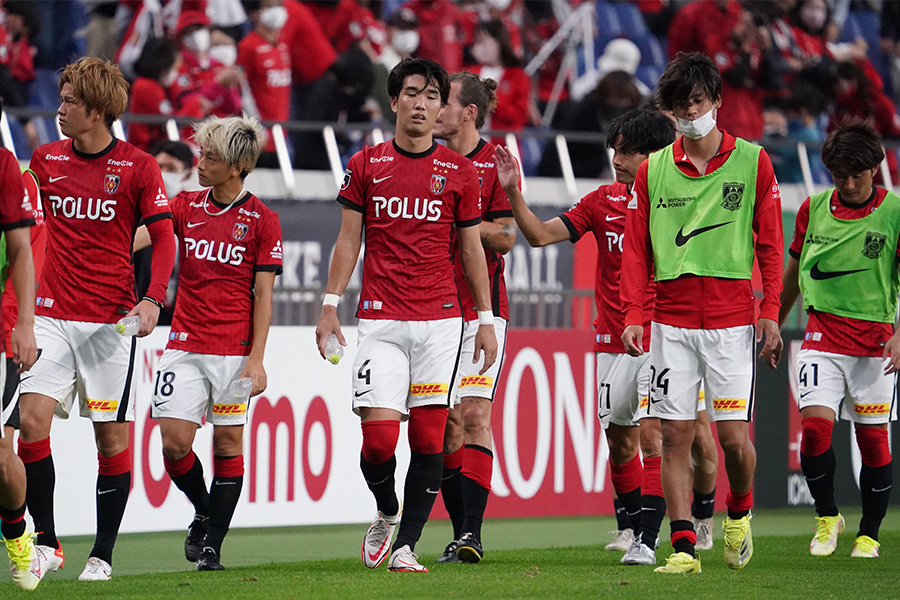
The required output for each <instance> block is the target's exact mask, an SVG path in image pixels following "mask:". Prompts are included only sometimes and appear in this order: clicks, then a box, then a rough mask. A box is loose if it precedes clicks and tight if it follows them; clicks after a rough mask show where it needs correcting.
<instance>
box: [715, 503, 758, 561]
mask: <svg viewBox="0 0 900 600" xmlns="http://www.w3.org/2000/svg"><path fill="white" fill-rule="evenodd" d="M751 518H753V515H750V514H748V515H747V516H745V517H741V518H740V519H730V518H728V517H725V520H724V521H723V522H722V529H724V530H725V544H724V546H725V551H724V554H725V564H726V565H728V568H730V569H735V570H737V569H743V568H744V567H745V566H747V563H748V562H750V558H752V557H753V534H752V533H751V531H750V519H751Z"/></svg>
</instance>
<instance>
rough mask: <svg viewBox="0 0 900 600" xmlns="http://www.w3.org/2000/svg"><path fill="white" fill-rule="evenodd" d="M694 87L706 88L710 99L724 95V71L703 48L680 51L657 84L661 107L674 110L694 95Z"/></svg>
mask: <svg viewBox="0 0 900 600" xmlns="http://www.w3.org/2000/svg"><path fill="white" fill-rule="evenodd" d="M695 87H699V88H700V89H701V90H703V91H704V92H705V93H706V95H707V96H709V99H710V101H712V102H715V101H716V100H718V99H720V98H721V97H722V74H721V73H720V72H719V67H717V66H716V63H715V62H713V59H711V58H710V57H708V56H707V55H705V54H703V53H702V52H679V53H678V54H676V55H675V58H673V59H672V60H671V61H669V64H668V65H666V70H665V71H663V74H662V75H661V76H660V78H659V81H658V82H657V84H656V99H657V101H658V102H659V107H660V108H662V109H664V110H672V108H674V106H675V105H676V104H679V103H681V102H685V101H686V100H687V99H688V98H690V97H691V93H692V92H693V91H694V88H695Z"/></svg>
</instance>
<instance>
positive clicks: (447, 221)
mask: <svg viewBox="0 0 900 600" xmlns="http://www.w3.org/2000/svg"><path fill="white" fill-rule="evenodd" d="M449 94H450V81H449V77H448V75H447V72H446V71H445V70H444V69H443V67H441V66H440V65H438V64H437V63H435V62H433V61H430V60H427V59H407V60H403V61H401V62H400V63H398V64H397V66H396V67H394V68H393V69H392V70H391V73H390V75H389V76H388V95H389V96H390V98H391V108H392V110H393V111H394V112H395V113H396V115H397V125H396V129H395V137H394V139H393V140H391V141H389V142H385V143H382V144H378V145H377V146H373V147H366V148H363V150H361V151H360V152H357V153H356V154H354V155H353V157H352V158H351V159H350V163H349V165H348V167H347V171H346V172H345V173H344V181H343V185H342V186H341V191H340V194H339V195H338V202H340V203H341V205H342V207H343V210H342V211H341V212H342V216H341V230H340V233H339V234H338V238H337V242H336V245H335V250H334V257H333V258H332V261H331V271H330V273H329V276H328V287H327V293H326V295H325V300H324V302H323V306H322V314H321V316H320V317H319V324H318V327H317V328H316V341H317V343H318V346H319V352H320V353H322V356H324V352H323V349H324V346H325V342H326V340H327V338H328V336H329V335H331V334H335V335H336V336H337V338H338V340H340V342H341V343H342V344H345V343H346V342H345V340H344V336H343V334H342V333H341V327H340V323H339V322H338V318H337V310H336V305H337V303H338V300H339V298H340V295H341V294H342V293H343V291H344V289H345V288H346V287H347V283H348V281H349V280H350V275H351V273H352V272H353V268H354V267H355V266H356V260H357V257H358V255H359V249H360V244H361V236H362V233H363V224H364V223H365V235H366V251H365V257H364V259H363V283H362V292H361V296H360V304H359V309H358V311H357V316H358V317H359V329H358V332H359V341H358V345H357V351H356V358H355V359H354V362H353V375H354V376H353V410H354V412H356V414H358V415H359V417H360V420H361V424H362V437H363V442H362V453H361V454H362V457H361V459H360V468H361V470H362V472H363V476H364V477H365V479H366V483H367V485H368V486H369V489H370V490H371V491H372V494H373V495H374V496H375V502H376V504H377V507H378V513H377V515H376V517H375V520H374V521H373V522H372V525H371V526H370V527H369V531H368V532H367V533H366V536H365V538H364V539H363V545H362V559H363V562H364V563H365V565H366V566H367V567H370V568H375V567H377V566H378V565H380V564H381V563H382V562H383V561H384V559H385V558H386V557H387V555H388V553H389V552H390V551H391V544H390V541H391V535H392V533H393V530H394V527H395V526H396V525H397V523H398V522H399V523H400V527H399V531H398V533H397V540H396V541H395V542H394V545H393V552H390V559H389V561H388V566H389V568H390V569H391V570H392V571H419V572H427V570H428V569H426V568H425V567H424V566H422V565H421V564H419V562H418V560H417V558H418V557H417V556H416V555H415V554H414V553H413V551H414V550H415V545H416V541H418V539H419V537H420V535H421V532H422V528H423V527H424V525H425V522H426V521H427V520H428V514H429V513H430V512H431V507H432V505H433V504H434V499H435V497H436V495H437V493H438V491H439V490H440V486H441V470H442V462H443V460H442V448H443V439H444V425H445V422H446V420H447V410H448V407H449V406H450V403H451V402H452V396H451V394H450V385H451V384H452V383H453V381H454V379H455V376H456V370H457V364H458V361H459V353H460V347H461V337H462V332H463V321H462V316H461V315H462V314H463V311H462V307H461V306H460V305H459V298H458V290H457V287H456V284H455V280H454V273H453V261H452V256H451V251H452V250H451V236H452V233H453V230H454V228H455V230H456V237H457V240H458V242H459V253H460V260H461V262H462V268H463V271H464V272H465V275H466V281H467V282H468V284H469V289H470V290H471V292H472V296H473V297H474V299H475V306H476V309H477V311H478V322H479V327H478V331H477V332H476V334H475V346H474V352H473V355H472V360H473V361H476V362H477V361H479V360H480V359H481V358H482V356H481V355H482V353H484V362H483V363H482V367H481V370H480V371H479V373H478V374H479V375H484V373H486V372H487V370H488V369H490V367H491V365H493V364H494V361H495V360H496V357H497V340H496V337H495V335H494V313H493V311H492V309H491V299H490V291H489V287H488V279H487V265H486V264H485V259H484V251H483V249H482V247H481V239H480V237H481V236H480V230H479V227H478V225H479V224H480V223H481V205H480V202H479V189H478V176H477V174H476V172H475V167H474V166H473V165H472V162H471V161H470V160H468V159H466V158H464V157H462V156H460V155H459V154H457V153H456V152H453V151H452V150H449V149H448V148H446V147H444V146H441V145H439V144H438V143H437V142H435V141H434V138H433V135H432V133H433V129H434V123H435V120H437V118H438V115H439V114H440V111H441V107H442V106H443V105H444V104H446V102H447V99H448V96H449ZM407 419H408V420H409V431H408V436H409V446H410V450H411V458H410V465H409V469H408V470H407V474H406V483H405V486H404V494H403V496H404V498H403V504H404V513H403V519H402V521H401V520H400V505H399V502H398V500H397V495H396V494H395V492H394V471H395V468H396V459H395V457H394V449H395V447H396V445H397V439H398V437H399V432H400V421H401V420H407Z"/></svg>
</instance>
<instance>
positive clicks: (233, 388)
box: [228, 377, 253, 398]
mask: <svg viewBox="0 0 900 600" xmlns="http://www.w3.org/2000/svg"><path fill="white" fill-rule="evenodd" d="M251 390H253V379H252V378H250V377H241V378H240V379H235V380H234V381H232V382H231V385H229V386H228V391H229V392H230V393H231V395H232V396H234V397H235V398H249V397H250V392H251Z"/></svg>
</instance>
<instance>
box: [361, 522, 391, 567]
mask: <svg viewBox="0 0 900 600" xmlns="http://www.w3.org/2000/svg"><path fill="white" fill-rule="evenodd" d="M399 521H400V515H399V514H398V515H395V516H393V517H389V516H387V515H385V514H383V513H382V512H381V511H380V510H379V511H378V514H376V515H375V520H374V521H372V524H371V525H369V531H367V532H366V537H364V538H363V543H362V549H361V554H362V560H363V563H364V564H365V565H366V566H367V567H369V568H370V569H374V568H376V567H378V565H380V564H381V563H382V562H384V559H385V558H387V555H388V552H389V551H390V549H391V537H392V535H393V533H394V527H395V526H396V525H397V523H398V522H399Z"/></svg>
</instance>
